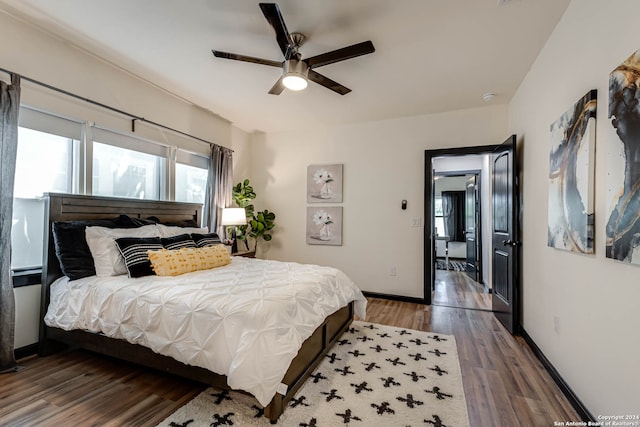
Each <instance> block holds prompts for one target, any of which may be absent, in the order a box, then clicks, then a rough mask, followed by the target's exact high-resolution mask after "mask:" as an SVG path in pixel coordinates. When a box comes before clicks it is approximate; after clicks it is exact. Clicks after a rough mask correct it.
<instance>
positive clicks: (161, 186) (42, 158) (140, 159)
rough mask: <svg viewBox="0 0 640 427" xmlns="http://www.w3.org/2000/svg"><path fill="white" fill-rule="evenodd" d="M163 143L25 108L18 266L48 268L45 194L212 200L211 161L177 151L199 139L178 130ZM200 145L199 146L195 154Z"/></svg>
mask: <svg viewBox="0 0 640 427" xmlns="http://www.w3.org/2000/svg"><path fill="white" fill-rule="evenodd" d="M161 140H162V141H165V142H164V143H159V142H156V141H155V140H149V139H144V138H141V137H140V136H138V135H134V134H129V133H120V132H114V131H111V130H107V129H103V128H100V127H98V126H95V125H91V126H89V125H88V124H86V123H83V122H79V121H75V120H72V119H68V118H64V117H60V116H57V115H53V114H49V113H46V112H43V111H39V110H35V109H33V108H31V107H27V106H22V107H21V108H20V123H19V132H18V152H17V158H16V174H15V184H14V199H13V218H12V219H13V227H12V232H11V246H12V254H11V269H12V270H13V271H14V272H17V271H23V272H27V271H28V270H32V269H38V268H40V267H41V266H42V255H43V244H42V242H43V233H44V222H45V221H44V201H43V199H42V197H41V196H42V194H43V193H47V192H56V193H85V192H86V193H87V194H96V195H102V196H114V197H129V198H137V199H150V200H168V199H175V200H178V201H184V202H193V203H204V199H205V192H206V188H207V185H208V182H207V178H208V166H209V158H208V157H206V155H204V154H196V153H193V152H189V151H185V150H183V149H180V148H177V145H180V146H181V147H184V146H188V145H189V144H192V145H193V141H186V140H185V141H182V140H180V141H178V140H177V139H176V138H175V137H173V136H171V135H164V136H162V138H161ZM170 144H175V145H174V146H170ZM198 149H199V148H198V147H194V150H195V151H197V150H198ZM174 153H175V160H173V159H174V156H173V154H174ZM85 159H86V160H85ZM173 189H175V192H174V191H173ZM173 194H175V196H173ZM28 273H32V272H28Z"/></svg>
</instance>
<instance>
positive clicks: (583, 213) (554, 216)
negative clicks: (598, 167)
mask: <svg viewBox="0 0 640 427" xmlns="http://www.w3.org/2000/svg"><path fill="white" fill-rule="evenodd" d="M596 102H597V91H596V90H592V91H590V92H589V93H587V94H586V95H585V96H583V97H582V98H581V99H580V100H579V101H578V102H576V103H575V104H574V105H573V106H572V107H571V108H570V109H569V110H568V111H567V112H565V113H564V114H563V115H562V116H561V117H560V118H559V119H558V120H556V121H555V122H554V123H553V124H552V125H551V128H550V130H551V152H550V155H549V215H548V245H549V246H551V247H553V248H558V249H564V250H568V251H572V252H579V253H585V254H591V253H593V250H594V249H593V238H594V236H593V228H594V223H593V220H594V217H593V198H594V197H593V187H594V155H595V123H596Z"/></svg>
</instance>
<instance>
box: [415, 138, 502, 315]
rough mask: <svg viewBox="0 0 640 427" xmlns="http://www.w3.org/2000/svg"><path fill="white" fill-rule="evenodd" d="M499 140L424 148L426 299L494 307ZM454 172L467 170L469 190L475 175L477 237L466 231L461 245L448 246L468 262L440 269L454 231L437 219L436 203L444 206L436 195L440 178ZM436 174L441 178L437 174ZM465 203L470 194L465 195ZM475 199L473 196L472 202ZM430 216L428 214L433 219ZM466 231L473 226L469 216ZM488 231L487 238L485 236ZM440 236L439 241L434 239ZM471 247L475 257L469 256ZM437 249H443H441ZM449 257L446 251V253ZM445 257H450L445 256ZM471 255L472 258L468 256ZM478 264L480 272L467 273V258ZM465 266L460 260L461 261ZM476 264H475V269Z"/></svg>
mask: <svg viewBox="0 0 640 427" xmlns="http://www.w3.org/2000/svg"><path fill="white" fill-rule="evenodd" d="M497 147H499V146H498V145H488V146H476V147H463V148H450V149H439V150H427V151H425V218H426V219H427V220H426V221H425V239H424V240H425V250H424V253H425V262H424V278H425V284H424V295H425V301H426V303H427V304H436V305H448V306H454V307H462V308H473V309H479V310H491V280H492V277H491V274H492V271H491V270H492V269H491V256H490V254H491V234H490V232H491V182H492V181H491V154H492V153H493V151H494V150H495V149H496V148H497ZM450 176H465V177H466V178H467V179H465V186H464V187H461V188H460V190H464V191H465V193H466V189H467V187H466V185H467V184H471V183H468V182H467V180H468V178H470V177H471V176H473V177H475V176H477V178H476V182H475V185H476V188H477V192H475V195H476V203H477V206H478V207H479V209H478V210H477V212H476V213H474V215H476V214H477V215H478V217H477V219H476V220H475V221H473V222H474V223H475V232H476V236H479V238H477V237H476V239H475V242H473V244H472V243H471V242H467V239H466V236H465V238H464V239H463V240H462V242H460V243H458V244H456V243H453V244H452V242H451V241H450V242H449V245H453V246H456V245H458V246H459V247H460V249H458V252H455V251H456V249H455V248H451V246H450V250H449V255H450V256H451V259H452V260H453V261H456V258H458V257H460V258H461V259H462V260H461V261H463V264H464V267H458V269H455V268H454V269H453V270H451V269H444V270H440V269H437V267H438V262H437V261H438V258H439V256H438V255H440V254H442V249H441V247H442V246H443V242H442V240H446V239H447V237H448V238H450V236H446V234H445V235H444V236H442V234H443V233H442V230H438V227H440V228H442V227H441V226H440V224H438V225H436V216H435V209H436V203H437V204H438V206H437V208H438V209H439V208H440V206H439V205H440V202H439V201H437V200H436V191H437V188H436V182H437V181H439V180H440V179H448V178H445V177H450ZM436 178H437V179H436ZM465 203H466V197H465ZM470 203H471V202H470ZM429 218H430V219H431V220H428V219H429ZM464 231H465V235H466V232H468V231H469V229H468V228H467V224H466V222H465V230H464ZM483 235H484V238H483ZM435 242H437V243H435ZM467 247H468V248H469V251H468V252H469V253H471V252H472V250H473V249H472V247H473V248H476V249H475V254H476V258H477V259H476V260H473V259H470V258H472V257H468V256H467ZM438 249H440V252H439V253H438ZM445 255H446V254H445ZM445 258H446V257H445ZM445 261H446V260H445ZM468 261H469V262H468ZM468 263H471V264H475V266H476V269H475V272H473V271H470V274H468V273H467V264H468ZM458 266H460V264H458ZM470 270H471V269H470Z"/></svg>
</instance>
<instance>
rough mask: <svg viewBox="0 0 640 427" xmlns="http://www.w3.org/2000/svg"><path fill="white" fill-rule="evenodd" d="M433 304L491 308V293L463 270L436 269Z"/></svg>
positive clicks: (482, 308)
mask: <svg viewBox="0 0 640 427" xmlns="http://www.w3.org/2000/svg"><path fill="white" fill-rule="evenodd" d="M433 304H435V305H444V306H449V307H461V308H473V309H476V310H491V294H490V293H489V292H487V291H486V290H485V289H484V286H483V285H481V284H479V283H477V282H474V281H473V280H471V278H470V277H469V276H467V274H466V273H465V272H462V271H450V270H436V278H435V282H434V291H433Z"/></svg>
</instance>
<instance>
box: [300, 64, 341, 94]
mask: <svg viewBox="0 0 640 427" xmlns="http://www.w3.org/2000/svg"><path fill="white" fill-rule="evenodd" d="M309 80H311V81H312V82H316V83H318V84H319V85H322V86H324V87H326V88H327V89H331V90H332V91H334V92H336V93H339V94H340V95H346V94H348V93H349V92H351V89H349V88H348V87H344V86H342V85H341V84H340V83H337V82H334V81H333V80H331V79H330V78H328V77H325V76H323V75H322V74H320V73H318V72H316V71H313V70H309Z"/></svg>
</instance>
